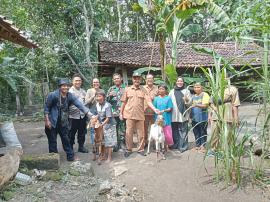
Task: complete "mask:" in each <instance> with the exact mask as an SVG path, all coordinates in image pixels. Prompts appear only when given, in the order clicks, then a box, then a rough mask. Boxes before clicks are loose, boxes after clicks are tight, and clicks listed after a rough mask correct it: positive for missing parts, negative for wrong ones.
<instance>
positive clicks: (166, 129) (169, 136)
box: [163, 125, 173, 145]
mask: <svg viewBox="0 0 270 202" xmlns="http://www.w3.org/2000/svg"><path fill="white" fill-rule="evenodd" d="M163 132H164V136H165V141H166V144H167V145H173V137H172V127H171V126H169V125H168V126H164V127H163Z"/></svg>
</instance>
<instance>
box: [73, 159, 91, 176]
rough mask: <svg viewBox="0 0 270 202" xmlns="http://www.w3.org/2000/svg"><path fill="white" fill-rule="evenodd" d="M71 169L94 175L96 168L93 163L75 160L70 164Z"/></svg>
mask: <svg viewBox="0 0 270 202" xmlns="http://www.w3.org/2000/svg"><path fill="white" fill-rule="evenodd" d="M70 167H71V169H72V170H74V171H78V172H79V173H80V174H88V175H90V176H94V169H93V167H92V165H91V163H84V164H83V163H81V162H80V161H75V162H73V163H72V164H71V165H70Z"/></svg>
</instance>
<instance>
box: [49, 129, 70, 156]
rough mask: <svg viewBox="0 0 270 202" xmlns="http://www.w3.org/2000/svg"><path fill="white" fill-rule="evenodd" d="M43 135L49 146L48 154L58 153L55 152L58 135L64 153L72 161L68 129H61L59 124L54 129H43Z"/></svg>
mask: <svg viewBox="0 0 270 202" xmlns="http://www.w3.org/2000/svg"><path fill="white" fill-rule="evenodd" d="M45 133H46V135H47V138H48V144H49V152H50V153H58V150H57V134H58V133H59V135H60V138H61V141H62V145H63V148H64V151H65V152H66V154H67V158H68V159H72V158H73V157H74V152H73V150H72V147H71V145H70V141H69V136H68V127H67V126H65V127H62V126H60V124H57V125H56V128H53V127H52V128H51V129H48V128H45Z"/></svg>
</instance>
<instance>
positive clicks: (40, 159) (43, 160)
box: [20, 153, 60, 170]
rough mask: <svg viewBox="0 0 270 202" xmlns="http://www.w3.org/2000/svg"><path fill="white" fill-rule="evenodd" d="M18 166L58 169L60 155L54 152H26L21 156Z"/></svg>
mask: <svg viewBox="0 0 270 202" xmlns="http://www.w3.org/2000/svg"><path fill="white" fill-rule="evenodd" d="M20 166H21V167H27V168H28V169H38V170H58V169H59V168H60V156H59V154H56V153H46V154H39V155H30V154H27V155H23V156H22V159H21V163H20Z"/></svg>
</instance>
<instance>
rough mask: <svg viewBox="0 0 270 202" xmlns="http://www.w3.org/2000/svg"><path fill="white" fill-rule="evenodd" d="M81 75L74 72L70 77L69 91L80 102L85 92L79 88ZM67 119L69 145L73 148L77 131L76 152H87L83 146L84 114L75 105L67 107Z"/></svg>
mask: <svg viewBox="0 0 270 202" xmlns="http://www.w3.org/2000/svg"><path fill="white" fill-rule="evenodd" d="M81 86H82V77H81V76H80V74H74V75H73V77H72V87H71V88H70V89H69V92H70V93H72V94H73V95H74V96H75V97H77V98H78V100H79V101H80V102H81V103H84V101H85V95H86V92H85V90H84V89H82V88H81ZM69 121H70V131H69V138H70V145H71V147H72V148H73V145H74V144H75V135H76V133H78V136H77V141H78V144H79V147H78V152H81V153H88V150H87V149H86V148H85V147H84V143H85V132H86V131H85V130H86V116H85V114H84V113H83V112H81V111H80V110H79V109H78V108H77V107H76V106H75V105H71V106H70V107H69Z"/></svg>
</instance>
